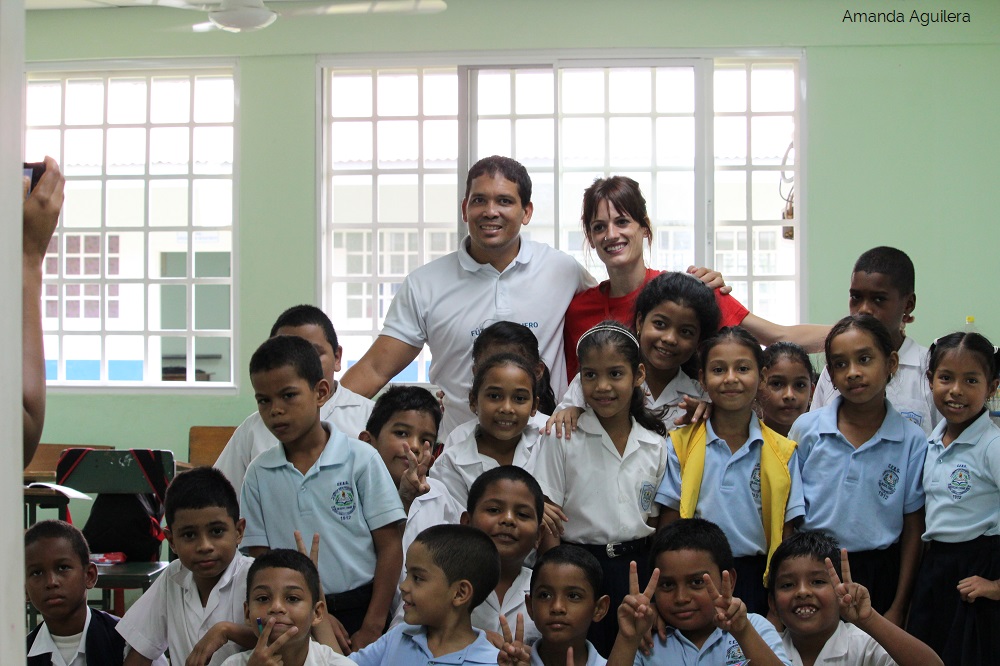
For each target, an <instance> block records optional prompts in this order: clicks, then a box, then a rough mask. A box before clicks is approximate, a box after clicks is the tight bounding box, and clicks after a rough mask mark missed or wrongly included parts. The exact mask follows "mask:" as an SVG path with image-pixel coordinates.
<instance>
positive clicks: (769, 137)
mask: <svg viewBox="0 0 1000 666" xmlns="http://www.w3.org/2000/svg"><path fill="white" fill-rule="evenodd" d="M794 138H795V123H794V121H793V120H792V117H791V116H758V117H754V118H751V119H750V147H751V149H752V153H751V155H752V161H753V163H754V164H781V159H782V158H783V157H784V155H785V151H786V150H787V149H788V148H789V146H790V144H791V143H792V139H794Z"/></svg>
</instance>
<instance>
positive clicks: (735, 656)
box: [726, 639, 747, 666]
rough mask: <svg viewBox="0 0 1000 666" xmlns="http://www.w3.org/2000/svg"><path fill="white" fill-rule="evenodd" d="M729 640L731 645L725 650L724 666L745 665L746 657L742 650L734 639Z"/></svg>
mask: <svg viewBox="0 0 1000 666" xmlns="http://www.w3.org/2000/svg"><path fill="white" fill-rule="evenodd" d="M730 640H731V641H732V644H731V645H730V646H729V649H727V650H726V666H743V664H746V663H747V661H746V659H747V658H746V655H744V654H743V649H742V648H741V647H740V645H739V643H737V642H736V639H730Z"/></svg>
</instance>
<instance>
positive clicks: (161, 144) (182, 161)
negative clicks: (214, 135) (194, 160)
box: [149, 127, 190, 174]
mask: <svg viewBox="0 0 1000 666" xmlns="http://www.w3.org/2000/svg"><path fill="white" fill-rule="evenodd" d="M189 141H190V131H189V130H188V128H186V127H154V128H153V129H151V130H150V131H149V173H151V174H182V173H187V172H188V160H189V145H188V144H189Z"/></svg>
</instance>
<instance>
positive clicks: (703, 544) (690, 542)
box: [649, 518, 735, 572]
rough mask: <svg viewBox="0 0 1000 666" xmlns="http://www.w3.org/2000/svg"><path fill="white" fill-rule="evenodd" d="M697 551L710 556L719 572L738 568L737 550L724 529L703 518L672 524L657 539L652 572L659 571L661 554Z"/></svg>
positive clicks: (653, 549) (682, 520) (655, 540)
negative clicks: (658, 563) (736, 566)
mask: <svg viewBox="0 0 1000 666" xmlns="http://www.w3.org/2000/svg"><path fill="white" fill-rule="evenodd" d="M677 550H697V551H701V552H704V553H708V554H709V555H710V556H711V558H712V561H713V562H715V564H716V566H717V567H719V571H720V572H721V571H728V570H730V569H733V568H734V566H735V565H734V563H733V550H732V548H730V547H729V540H728V539H726V535H725V533H724V532H723V531H722V529H721V528H720V527H719V526H718V525H716V524H715V523H713V522H710V521H707V520H705V519H703V518H682V519H680V520H675V521H674V522H672V523H670V524H669V525H667V526H666V527H664V528H663V529H662V530H660V531H659V532H657V533H656V535H655V536H654V537H653V543H652V545H651V546H650V552H649V562H650V569H652V568H655V567H656V558H657V557H658V556H659V554H660V553H666V552H674V551H677Z"/></svg>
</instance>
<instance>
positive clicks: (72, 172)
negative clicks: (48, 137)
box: [62, 129, 104, 176]
mask: <svg viewBox="0 0 1000 666" xmlns="http://www.w3.org/2000/svg"><path fill="white" fill-rule="evenodd" d="M63 140H64V141H65V142H66V157H65V159H64V161H63V165H62V172H63V173H64V174H65V175H66V176H99V175H101V171H102V169H103V167H104V132H103V131H102V130H99V129H93V130H92V129H86V130H66V132H65V134H63Z"/></svg>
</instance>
